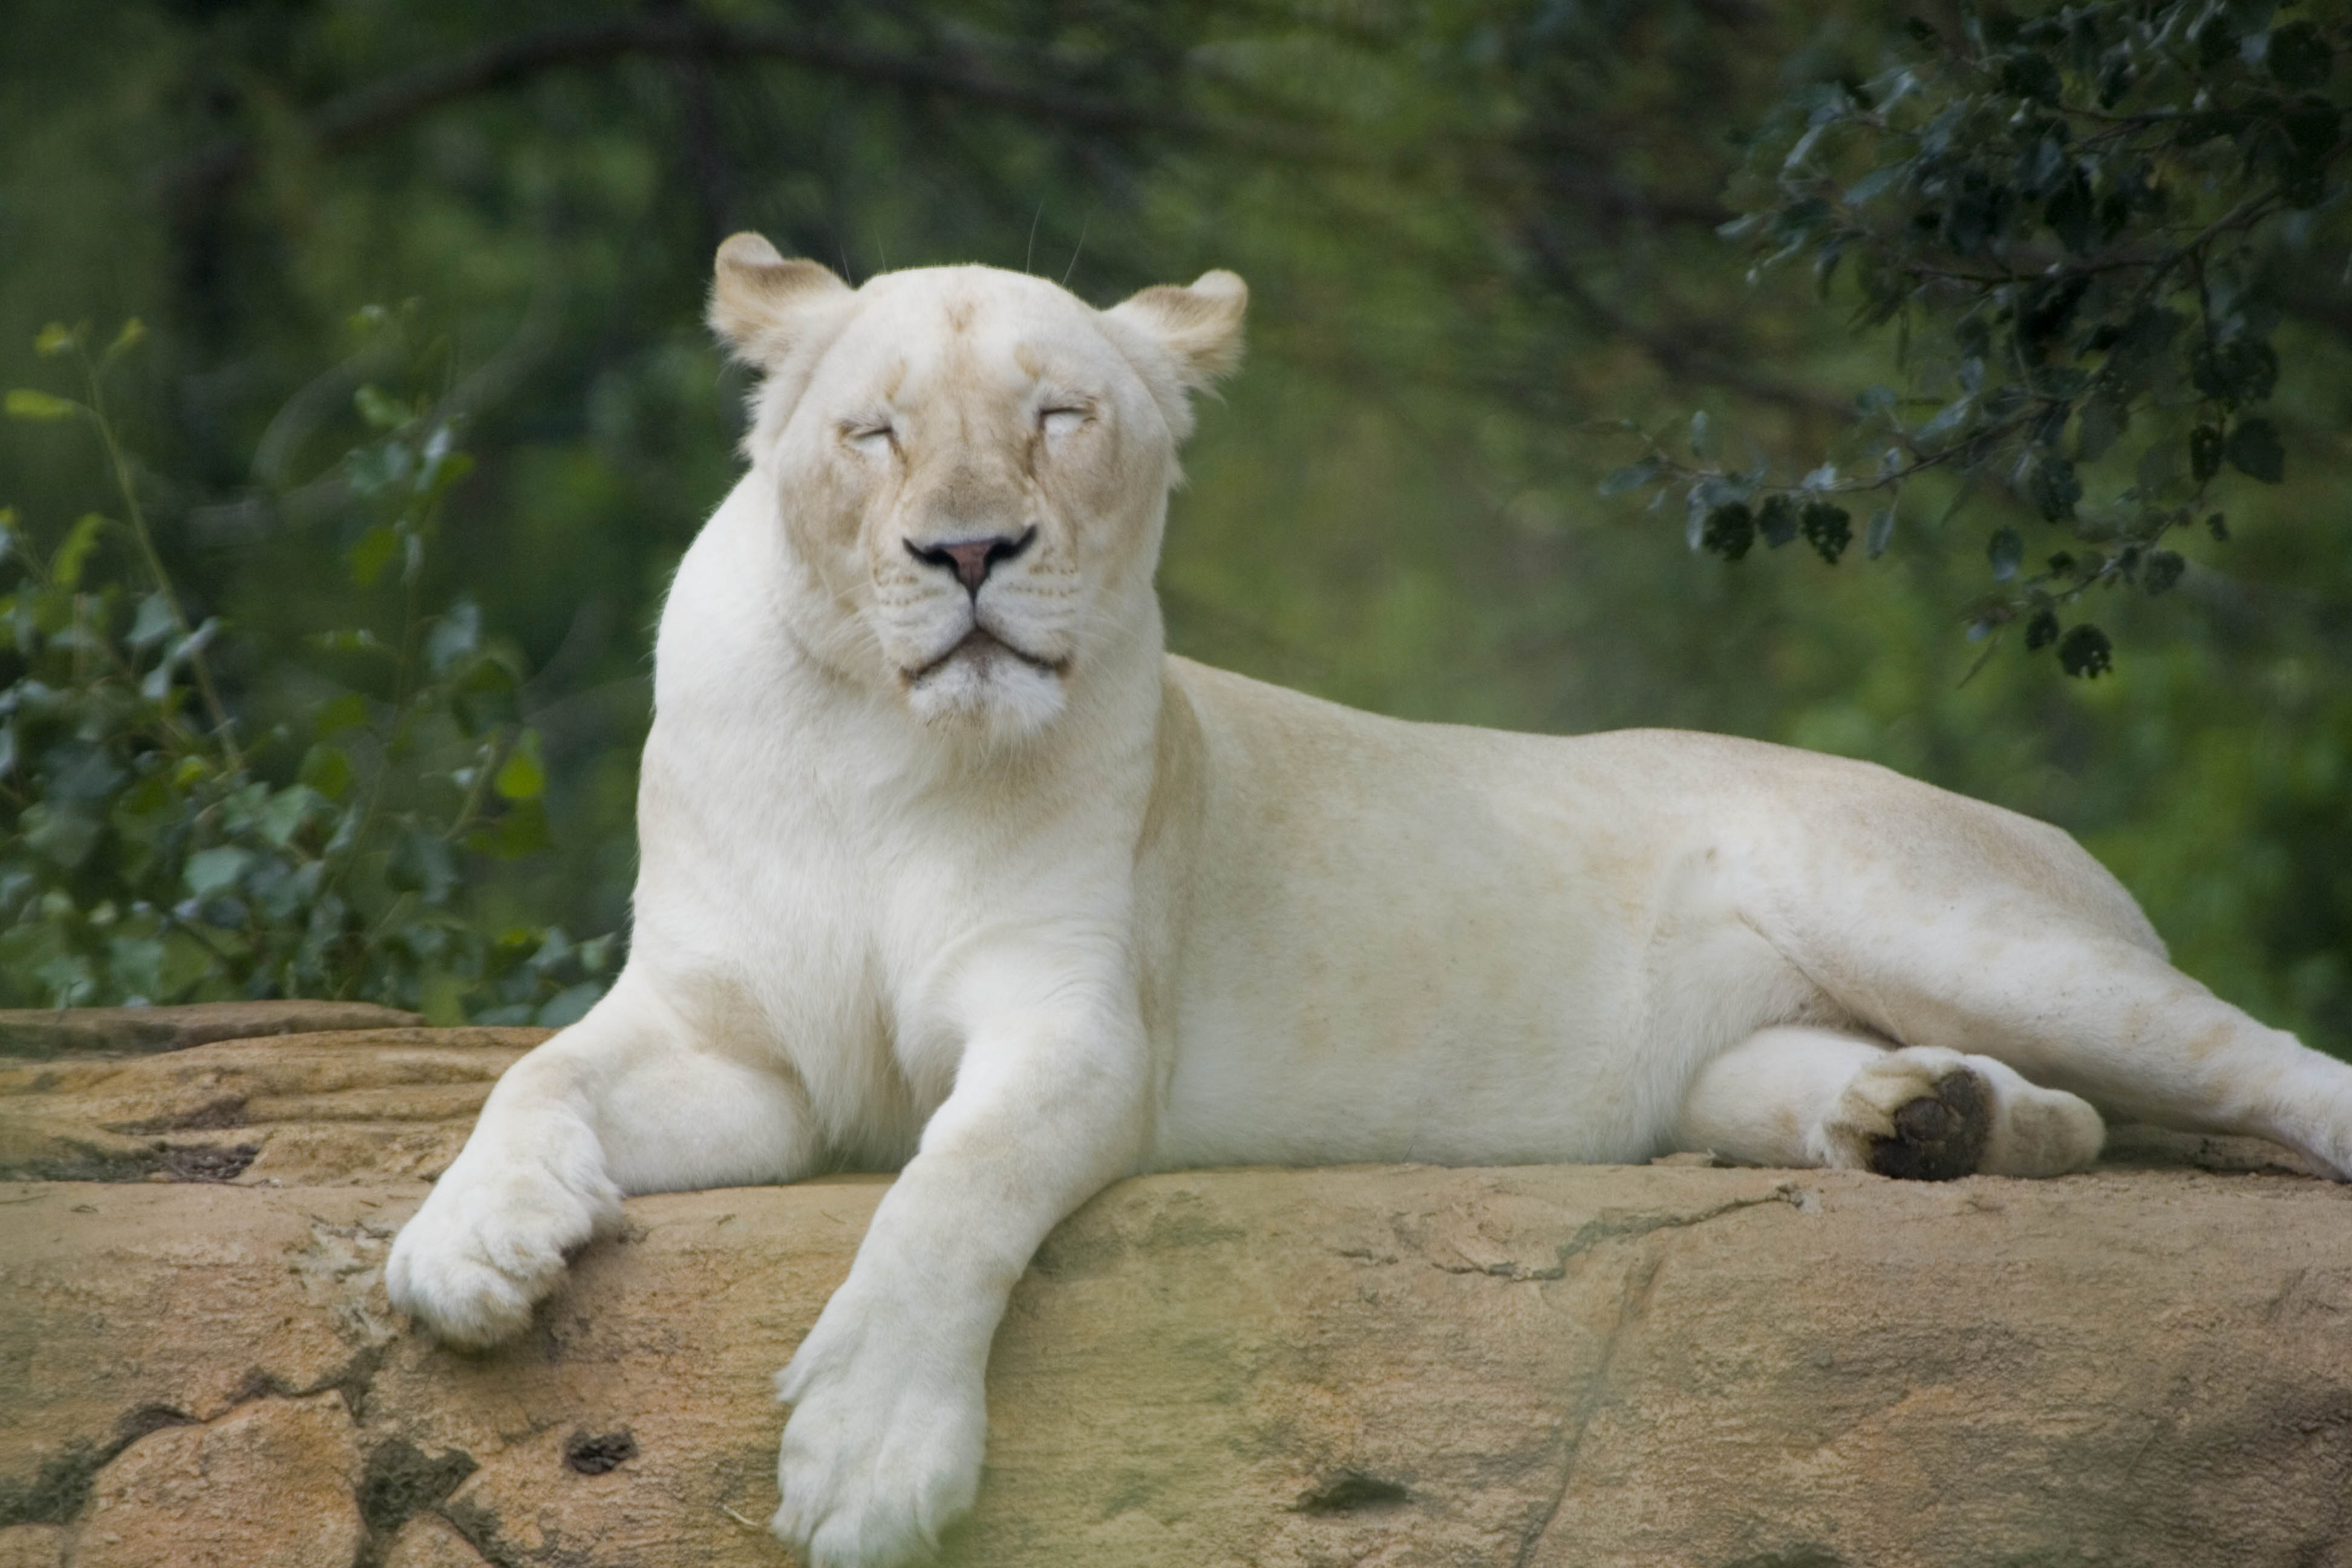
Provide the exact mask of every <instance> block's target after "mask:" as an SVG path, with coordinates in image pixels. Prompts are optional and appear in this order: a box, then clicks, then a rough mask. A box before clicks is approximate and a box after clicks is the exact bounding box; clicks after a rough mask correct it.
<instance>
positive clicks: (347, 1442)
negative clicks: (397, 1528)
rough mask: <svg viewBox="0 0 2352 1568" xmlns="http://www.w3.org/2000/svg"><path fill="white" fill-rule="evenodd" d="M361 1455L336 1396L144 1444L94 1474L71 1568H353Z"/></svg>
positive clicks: (247, 1410)
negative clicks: (181, 1567)
mask: <svg viewBox="0 0 2352 1568" xmlns="http://www.w3.org/2000/svg"><path fill="white" fill-rule="evenodd" d="M358 1482H359V1451H358V1447H357V1445H356V1443H355V1441H354V1431H353V1428H352V1420H351V1416H350V1415H349V1414H348V1413H346V1412H345V1410H344V1408H343V1402H342V1400H341V1397H340V1396H339V1395H336V1394H319V1395H317V1396H316V1397H313V1398H310V1399H300V1400H293V1399H260V1400H256V1401H254V1402H252V1403H250V1404H247V1405H241V1406H239V1407H238V1408H237V1409H236V1410H234V1411H232V1412H230V1413H229V1414H228V1415H224V1416H222V1417H221V1418H220V1419H219V1420H217V1421H214V1422H211V1423H208V1424H206V1425H204V1426H167V1427H164V1428H163V1429H162V1430H161V1431H157V1432H153V1433H151V1434H149V1435H148V1436H144V1437H142V1438H140V1439H139V1440H138V1441H137V1442H135V1443H133V1444H131V1447H128V1448H126V1449H124V1450H123V1451H122V1452H121V1454H120V1455H119V1456H117V1457H116V1458H114V1459H113V1461H112V1462H110V1464H108V1465H107V1467H106V1468H104V1469H102V1470H100V1472H99V1473H98V1477H97V1479H96V1481H95V1482H94V1483H93V1485H92V1487H91V1489H90V1500H89V1506H88V1507H87V1509H86V1510H84V1511H83V1513H82V1515H81V1517H80V1518H79V1519H78V1520H77V1521H76V1523H75V1528H74V1541H73V1562H74V1564H75V1568H156V1565H157V1564H160V1563H176V1564H185V1565H186V1568H348V1565H349V1564H350V1563H352V1561H353V1560H354V1559H356V1558H357V1557H358V1555H359V1549H360V1542H361V1541H362V1527H361V1523H360V1510H359V1504H358V1502H357V1500H356V1499H355V1496H354V1488H355V1487H356V1486H357V1485H358Z"/></svg>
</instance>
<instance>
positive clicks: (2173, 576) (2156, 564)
mask: <svg viewBox="0 0 2352 1568" xmlns="http://www.w3.org/2000/svg"><path fill="white" fill-rule="evenodd" d="M2188 569H2189V563H2188V562H2186V561H2183V560H2182V559H2181V558H2180V557H2179V555H2178V554H2177V553H2175V552H2172V551H2169V550H2157V551H2152V552H2149V554H2148V557H2147V561H2146V562H2144V563H2142V564H2141V566H2140V569H2139V572H2140V577H2139V580H2140V586H2141V587H2143V588H2145V589H2147V592H2148V594H2149V595H2151V596H2153V595H2158V594H2161V593H2163V592H2164V591H2165V590H2166V589H2167V588H2169V587H2171V586H2172V585H2173V584H2175V583H2178V582H2179V581H2180V574H2182V573H2183V572H2186V571H2187V570H2188Z"/></svg>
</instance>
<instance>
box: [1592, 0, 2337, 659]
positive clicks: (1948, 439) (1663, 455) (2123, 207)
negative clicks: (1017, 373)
mask: <svg viewBox="0 0 2352 1568" xmlns="http://www.w3.org/2000/svg"><path fill="white" fill-rule="evenodd" d="M2347 47H2352V24H2347V23H2346V22H2344V21H2341V20H2336V19H2333V18H2329V19H2296V20H2287V21H2279V20H2278V19H2277V17H2276V16H2275V14H2274V13H2273V9H2272V8H2271V7H2269V6H2266V5H2265V6H2252V5H2246V6H2238V5H2215V4H2207V3H2205V0H2165V3H2159V4H2153V5H2126V4H2110V3H2098V4H2089V5H2067V6H2063V7H2060V8H2057V9H2055V10H2053V11H2051V12H2049V13H2046V14H2044V15H2042V16H2034V17H2032V18H2019V17H2016V16H2009V15H2006V14H2000V13H1993V12H1978V11H1975V10H1969V11H1967V12H1964V13H1963V15H1962V16H1961V19H1960V21H1959V23H1958V26H1957V27H1956V28H1954V29H1953V30H1952V31H1950V32H1949V33H1945V32H1939V31H1938V30H1937V29H1936V28H1934V27H1932V26H1928V25H1927V24H1925V23H1917V22H1915V23H1914V24H1912V26H1911V29H1910V35H1909V47H1908V48H1907V49H1906V51H1905V53H1904V55H1903V56H1902V58H1897V59H1895V60H1894V61H1892V62H1891V63H1889V64H1888V65H1887V66H1886V67H1885V69H1883V70H1882V71H1881V72H1880V73H1879V74H1877V75H1876V76H1874V77H1873V78H1871V79H1868V80H1866V81H1861V82H1832V83H1829V84H1825V85H1822V86H1820V87H1817V88H1813V89H1808V90H1807V91H1805V92H1803V93H1801V94H1800V95H1798V97H1797V98H1795V99H1793V100H1790V102H1789V103H1788V104H1786V105H1784V106H1783V110H1782V112H1781V114H1780V117H1779V118H1778V120H1777V121H1775V122H1774V123H1773V124H1772V125H1770V126H1769V127H1768V128H1767V130H1766V131H1765V132H1764V133H1763V134H1762V135H1760V136H1759V138H1758V139H1757V141H1756V142H1755V144H1754V146H1753V148H1752V150H1751V151H1752V157H1751V161H1750V164H1749V168H1748V174H1746V175H1745V176H1744V179H1745V186H1746V189H1747V190H1748V192H1749V193H1750V199H1749V200H1748V203H1747V204H1746V205H1748V207H1749V210H1748V213H1747V214H1746V216H1742V217H1740V218H1738V219H1736V220H1734V221H1733V222H1731V223H1729V224H1727V225H1726V226H1724V232H1725V233H1726V234H1727V236H1729V237H1734V238H1736V239H1739V240H1742V241H1744V242H1745V243H1746V244H1747V245H1748V247H1750V252H1751V255H1752V257H1753V261H1752V264H1751V268H1750V274H1749V275H1750V277H1751V279H1752V278H1755V277H1758V276H1760V275H1761V274H1762V273H1763V272H1764V271H1765V270H1767V269H1769V268H1778V267H1781V266H1785V265H1789V264H1791V263H1793V262H1795V261H1797V260H1799V259H1801V258H1810V260H1811V268H1812V272H1813V276H1814V278H1815V279H1816V281H1817V285H1818V288H1819V289H1820V291H1821V293H1822V295H1823V297H1824V298H1826V297H1827V296H1828V295H1829V294H1830V293H1831V292H1832V289H1834V288H1836V287H1838V286H1839V285H1838V284H1837V279H1839V278H1840V277H1841V275H1842V268H1843V276H1844V277H1846V278H1849V279H1851V284H1850V286H1849V287H1850V289H1851V292H1852V294H1853V297H1854V300H1855V308H1854V316H1853V321H1854V324H1855V326H1856V327H1857V328H1858V329H1861V330H1864V331H1868V330H1873V329H1878V328H1883V327H1886V326H1889V325H1891V326H1892V327H1893V328H1894V329H1895V340H1896V341H1895V357H1896V363H1898V365H1899V366H1900V367H1901V368H1902V369H1903V371H1904V372H1905V373H1906V376H1907V378H1908V380H1909V385H1908V387H1907V389H1906V391H1905V392H1903V393H1898V392H1896V391H1895V390H1894V389H1891V388H1887V387H1873V388H1870V389H1868V390H1866V391H1864V393H1862V394H1861V395H1860V396H1859V397H1858V398H1857V399H1856V403H1855V408H1856V414H1857V417H1856V419H1855V421H1854V423H1853V426H1852V427H1851V428H1850V429H1849V430H1848V431H1847V433H1846V435H1845V436H1844V437H1843V441H1842V444H1841V447H1840V449H1839V450H1838V451H1836V452H1834V453H1833V454H1832V456H1831V457H1830V458H1828V459H1826V460H1822V461H1818V462H1815V463H1813V464H1811V465H1810V466H1809V467H1808V468H1807V469H1806V471H1805V472H1804V474H1803V477H1802V478H1800V479H1784V478H1780V477H1778V476H1776V474H1775V472H1774V470H1773V468H1772V466H1771V465H1769V463H1764V462H1757V463H1753V464H1750V465H1749V466H1748V467H1747V468H1739V469H1734V468H1729V467H1728V466H1727V465H1724V464H1722V463H1720V462H1718V461H1715V460H1714V459H1713V458H1712V453H1711V451H1703V450H1701V447H1704V446H1705V443H1704V442H1703V441H1700V442H1694V444H1693V449H1692V455H1691V458H1690V459H1688V460H1683V459H1681V458H1676V457H1675V455H1674V454H1672V453H1671V452H1669V451H1668V450H1667V449H1666V447H1665V446H1664V442H1663V440H1662V439H1660V438H1659V437H1655V436H1649V435H1643V437H1642V438H1643V443H1644V445H1645V447H1646V448H1647V449H1646V451H1645V453H1644V454H1643V456H1642V457H1641V458H1639V459H1638V460H1637V461H1636V462H1634V463H1633V464H1631V465H1629V466H1627V467H1624V468H1619V469H1618V470H1616V471H1615V472H1614V473H1612V475H1610V477H1609V478H1608V479H1606V480H1605V481H1604V482H1603V485H1602V489H1603V491H1604V493H1608V494H1622V493H1625V492H1627V491H1631V490H1634V489H1642V488H1643V487H1645V486H1650V485H1656V486H1658V487H1659V498H1658V499H1659V500H1663V499H1664V494H1665V492H1666V491H1667V490H1678V491H1679V492H1680V493H1681V494H1682V496H1683V498H1684V500H1685V505H1686V507H1687V509H1688V512H1689V523H1688V538H1689V541H1690V543H1691V546H1692V548H1694V549H1696V550H1704V551H1710V552H1714V553H1716V554H1718V555H1721V556H1723V557H1725V558H1726V559H1727V560H1738V559H1739V558H1740V557H1741V556H1743V555H1744V554H1745V553H1746V552H1747V551H1748V547H1749V545H1750V543H1751V542H1753V541H1754V540H1755V539H1758V538H1761V539H1763V540H1764V541H1765V542H1766V543H1767V544H1768V545H1774V546H1777V545H1779V544H1782V543H1786V542H1789V541H1790V540H1791V539H1794V538H1797V537H1800V536H1801V537H1804V538H1806V539H1807V540H1808V541H1809V542H1812V543H1813V544H1814V546H1815V548H1816V549H1817V550H1818V551H1819V552H1821V554H1822V556H1823V558H1824V559H1826V560H1829V561H1831V562H1835V561H1836V560H1837V559H1838V557H1839V555H1840V554H1841V553H1842V552H1843V548H1844V543H1845V542H1846V541H1847V540H1848V539H1849V538H1850V537H1851V527H1850V522H1849V521H1848V516H1847V514H1846V513H1845V512H1844V510H1843V508H1841V507H1839V506H1838V505H1837V504H1836V503H1835V501H1834V500H1832V499H1830V498H1832V497H1835V496H1840V495H1853V494H1858V493H1863V492H1871V493H1874V494H1875V495H1877V496H1879V497H1880V498H1882V499H1881V501H1880V504H1879V506H1878V508H1877V510H1876V511H1875V512H1874V516H1873V518H1872V520H1871V522H1870V525H1869V527H1868V530H1867V531H1866V535H1865V546H1866V553H1868V554H1870V555H1873V556H1875V555H1877V554H1879V553H1881V552H1883V551H1884V550H1885V549H1886V548H1887V547H1888V545H1889V544H1890V542H1892V541H1893V539H1894V537H1895V530H1896V526H1897V523H1896V520H1897V518H1898V516H1899V514H1900V510H1901V507H1902V498H1903V495H1904V490H1905V487H1906V484H1907V483H1908V481H1909V480H1911V479H1913V478H1915V477H1916V476H1918V475H1920V474H1922V473H1925V472H1927V471H1928V470H1930V469H1937V468H1944V469H1948V470H1950V471H1952V472H1953V473H1954V474H1955V475H1957V476H1958V479H1959V481H1960V482H1959V491H1958V500H1956V501H1955V502H1954V504H1953V510H1958V505H1959V504H1961V503H1962V502H1965V501H1967V500H1971V499H1974V498H1979V497H1985V498H1990V499H1991V500H1994V501H1996V502H1997V503H1999V504H2000V505H2002V506H2004V507H2005V508H2009V509H2013V510H2022V511H2024V512H2025V513H2027V514H2028V519H2027V521H2025V522H2024V526H2023V527H2021V526H2019V525H2018V524H2015V523H2002V524H2001V525H2000V526H1998V527H1996V528H1994V529H1993V530H1992V531H1990V534H1989V536H1988V538H1987V540H1986V543H1985V559H1986V563H1987V567H1988V571H1989V574H1990V585H1989V587H1988V588H1987V589H1986V590H1985V591H1983V592H1982V593H1980V594H1979V595H1978V596H1977V597H1976V599H1975V600H1974V601H1973V602H1972V603H1971V604H1970V605H1969V606H1968V607H1967V609H1966V610H1965V612H1964V618H1965V620H1966V622H1967V624H1968V626H1969V635H1970V636H1971V637H1990V638H1991V639H1992V641H1993V642H1994V643H1995V644H1996V645H1997V644H1998V643H1999V641H2000V638H2001V637H2002V636H2003V635H2004V634H2005V632H2006V631H2007V630H2008V629H2009V628H2011V627H2012V626H2021V627H2022V629H2023V640H2024V643H2025V646H2026V647H2028V648H2029V649H2040V648H2043V647H2052V646H2053V645H2054V646H2055V647H2056V649H2057V654H2058V658H2059V663H2060V665H2061V668H2063V669H2064V670H2065V671H2066V672H2067V673H2068V674H2071V675H2081V676H2095V675H2097V674H2099V673H2101V672H2103V671H2105V670H2106V669H2107V668H2111V666H2112V663H2113V644H2112V641H2111V639H2110V638H2109V637H2108V636H2107V634H2106V633H2105V631H2103V630H2102V629H2100V627H2098V626H2096V625H2095V624H2093V623H2091V622H2089V621H2085V620H2077V621H2075V623H2074V625H2072V626H2068V625H2066V624H2065V622H2066V620H2067V618H2068V617H2069V616H2071V615H2072V613H2073V612H2074V608H2075V606H2076V605H2078V604H2079V603H2080V602H2081V601H2082V600H2084V597H2085V596H2086V595H2090V594H2092V593H2093V592H2095V591H2099V590H2107V589H2114V588H2117V587H2123V586H2133V587H2137V589H2139V590H2140V591H2142V592H2144V593H2147V594H2149V595H2158V594H2162V593H2164V592H2166V591H2168V589H2170V588H2172V587H2173V586H2174V585H2175V584H2178V583H2179V581H2180V580H2181V577H2182V576H2183V574H2185V573H2186V572H2188V571H2189V570H2190V567H2189V561H2188V559H2187V557H2186V556H2184V555H2183V554H2182V553H2181V552H2179V550H2178V549H2175V548H2173V547H2172V546H2173V544H2174V542H2175V541H2174V539H2173V538H2172V536H2173V535H2174V534H2175V533H2176V531H2184V530H2197V531H2202V532H2203V533H2204V534H2205V535H2206V536H2208V537H2209V538H2210V539H2211V540H2212V541H2214V542H2221V541H2224V540H2226V539H2227V538H2228V537H2229V524H2228V520H2227V516H2226V513H2225V512H2224V511H2223V510H2221V502H2222V500H2224V499H2225V498H2224V496H2223V494H2222V493H2221V492H2222V490H2223V489H2224V488H2225V487H2226V486H2227V485H2228V484H2229V483H2230V482H2231V479H2230V476H2231V474H2234V475H2236V476H2241V477H2243V478H2247V479H2253V480H2255V481H2257V482H2260V483H2263V484H2278V483H2281V482H2282V481H2283V480H2284V478H2285V470H2286V449H2285V443H2284V439H2283V438H2282V437H2281V435H2280V432H2279V430H2278V428H2277V426H2276V425H2275V424H2274V423H2273V420H2272V419H2271V418H2270V417H2269V416H2268V415H2266V414H2265V413H2263V412H2262V405H2263V404H2264V403H2266V402H2267V401H2268V400H2269V398H2270V396H2271V395H2272V393H2273V390H2274V389H2275V388H2276V386H2277V384H2278V379H2279V374H2280V369H2281V365H2280V358H2279V353H2278V350H2277V348H2276V346H2275V344H2274V342H2273V337H2274V334H2275V332H2276V330H2277V328H2278V325H2279V322H2280V320H2281V315H2282V306H2281V294H2282V279H2283V277H2284V275H2286V274H2287V273H2288V272H2290V271H2291V270H2292V269H2293V268H2294V267H2296V266H2297V265H2306V266H2307V265H2309V264H2310V261H2309V258H2310V257H2311V255H2312V253H2314V252H2317V251H2320V250H2321V249H2322V247H2326V254H2327V255H2328V256H2329V257H2330V258H2335V257H2336V256H2337V254H2338V253H2339V252H2340V251H2342V249H2343V248H2344V236H2343V234H2342V233H2341V232H2340V222H2339V220H2340V211H2341V207H2342V205H2343V203H2342V201H2341V196H2342V191H2341V187H2340V184H2336V183H2335V181H2334V176H2335V175H2336V172H2337V169H2338V166H2339V164H2340V163H2341V160H2342V156H2343V153H2344V151H2345V148H2346V146H2347V134H2346V125H2347V121H2346V113H2345V106H2344V103H2343V102H2342V100H2341V94H2340V91H2339V90H2338V89H2336V86H2335V83H2336V78H2337V62H2338V60H2339V58H2341V57H2342V56H2343V55H2344V53H2345V52H2346V50H2347ZM1922 415H1924V417H1921V416H1922ZM1915 421H1916V422H1915ZM1698 428H1700V429H1703V428H1704V426H1703V423H1702V424H1700V425H1699V426H1698ZM1636 434H1640V433H1638V432H1637V433H1636ZM2126 459H2128V465H2126ZM1946 515H1947V516H1949V515H1950V512H1947V514H1946ZM2035 522H2039V523H2040V524H2042V525H2046V526H2049V527H2052V528H2054V529H2057V530H2060V531H2063V533H2064V534H2065V535H2066V536H2067V539H2066V541H2065V542H2064V544H2063V547H2061V548H2058V549H2055V550H2047V551H2046V553H2045V552H2044V551H2043V550H2042V549H2035V550H2032V551H2029V546H2028V543H2027V531H2029V530H2030V529H2031V528H2032V526H2033V524H2034V523H2035ZM2029 553H2042V555H2043V560H2044V562H2045V564H2044V566H2043V567H2042V569H2041V570H2039V571H2033V572H2028V570H2027V569H2026V559H2027V556H2028V554H2029ZM1988 652H1990V649H1989V650H1988Z"/></svg>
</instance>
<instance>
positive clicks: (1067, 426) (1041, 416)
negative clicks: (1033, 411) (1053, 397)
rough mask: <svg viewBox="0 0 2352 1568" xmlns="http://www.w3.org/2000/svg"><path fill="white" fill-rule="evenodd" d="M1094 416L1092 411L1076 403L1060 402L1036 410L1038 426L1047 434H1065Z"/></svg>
mask: <svg viewBox="0 0 2352 1568" xmlns="http://www.w3.org/2000/svg"><path fill="white" fill-rule="evenodd" d="M1093 417H1094V411H1093V410H1092V409H1090V408H1082V407H1079V406H1077V405H1070V404H1062V405H1055V406H1054V407H1051V408H1041V409H1039V410H1038V411H1037V425H1038V427H1039V428H1040V429H1042V430H1044V431H1045V434H1046V435H1048V436H1066V435H1068V434H1069V433H1070V432H1071V431H1073V430H1076V429H1077V428H1079V427H1080V426H1083V425H1085V424H1086V423H1087V421H1088V420H1090V419H1092V418H1093Z"/></svg>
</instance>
